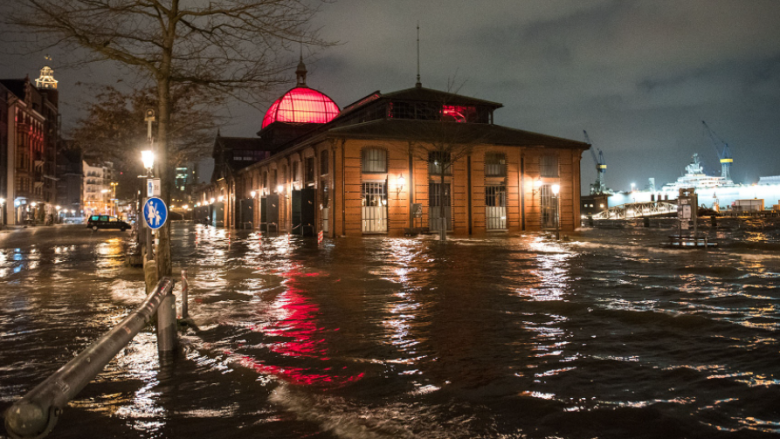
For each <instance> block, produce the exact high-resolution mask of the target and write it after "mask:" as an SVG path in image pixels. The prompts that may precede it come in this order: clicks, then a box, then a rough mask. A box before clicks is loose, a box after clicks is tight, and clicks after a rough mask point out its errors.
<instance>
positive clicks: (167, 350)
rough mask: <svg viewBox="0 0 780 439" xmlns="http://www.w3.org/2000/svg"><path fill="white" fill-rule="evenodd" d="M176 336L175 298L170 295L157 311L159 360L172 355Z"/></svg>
mask: <svg viewBox="0 0 780 439" xmlns="http://www.w3.org/2000/svg"><path fill="white" fill-rule="evenodd" d="M176 336H177V332H176V296H174V295H173V293H171V294H169V295H168V296H166V297H165V299H163V301H162V303H160V308H158V309H157V351H158V352H159V354H160V357H161V358H162V357H165V356H171V355H172V354H173V351H174V349H176Z"/></svg>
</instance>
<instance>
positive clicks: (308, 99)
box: [263, 60, 339, 128]
mask: <svg viewBox="0 0 780 439" xmlns="http://www.w3.org/2000/svg"><path fill="white" fill-rule="evenodd" d="M295 73H296V75H297V76H298V86H297V87H295V88H293V89H292V90H290V91H288V92H287V93H285V94H284V95H283V96H282V97H281V98H279V99H277V100H276V101H275V102H274V103H273V104H271V107H270V108H269V109H268V111H266V113H265V116H264V117H263V128H265V127H267V126H268V125H270V124H272V123H274V122H295V123H328V122H330V121H331V120H333V118H335V117H336V116H338V114H339V107H338V105H336V103H335V102H333V100H332V99H331V98H329V97H328V96H326V95H325V94H324V93H320V92H318V91H317V90H314V89H312V88H309V87H307V86H306V66H305V65H304V64H303V60H301V62H300V64H298V70H296V71H295Z"/></svg>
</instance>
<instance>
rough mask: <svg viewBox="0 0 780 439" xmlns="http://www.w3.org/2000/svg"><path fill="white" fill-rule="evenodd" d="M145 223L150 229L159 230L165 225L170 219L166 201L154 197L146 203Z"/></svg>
mask: <svg viewBox="0 0 780 439" xmlns="http://www.w3.org/2000/svg"><path fill="white" fill-rule="evenodd" d="M143 213H144V221H145V222H146V225H147V226H149V228H151V229H153V230H157V229H159V228H160V227H162V226H163V225H164V224H165V220H167V219H168V207H167V206H166V205H165V201H163V200H161V199H160V198H157V197H152V198H149V199H148V200H146V203H144V209H143Z"/></svg>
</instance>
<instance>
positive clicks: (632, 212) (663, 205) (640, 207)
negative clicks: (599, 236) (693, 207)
mask: <svg viewBox="0 0 780 439" xmlns="http://www.w3.org/2000/svg"><path fill="white" fill-rule="evenodd" d="M672 212H677V205H676V204H674V203H668V202H665V201H647V202H641V203H627V204H621V205H620V206H615V207H610V208H609V209H607V210H605V211H603V212H599V213H597V214H595V215H593V219H629V218H641V217H646V216H656V215H666V214H668V213H672Z"/></svg>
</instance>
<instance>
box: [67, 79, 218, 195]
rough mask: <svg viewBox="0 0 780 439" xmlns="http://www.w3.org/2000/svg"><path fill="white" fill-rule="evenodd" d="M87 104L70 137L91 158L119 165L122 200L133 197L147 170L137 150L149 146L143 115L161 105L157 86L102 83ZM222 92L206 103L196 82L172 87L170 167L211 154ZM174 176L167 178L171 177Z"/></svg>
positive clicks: (171, 175)
mask: <svg viewBox="0 0 780 439" xmlns="http://www.w3.org/2000/svg"><path fill="white" fill-rule="evenodd" d="M100 90H101V91H100V92H98V93H97V94H96V95H95V96H94V98H95V100H94V101H92V102H90V103H89V104H88V105H86V108H85V110H86V117H84V118H83V119H80V120H79V121H78V125H77V126H76V128H75V129H74V130H73V132H72V135H71V137H72V138H73V140H74V141H75V142H76V143H77V144H78V145H79V146H80V147H81V148H82V150H83V151H84V153H85V154H86V155H87V156H90V157H93V158H95V159H98V160H100V161H110V162H112V163H113V164H114V167H115V168H116V169H121V170H122V171H123V172H122V173H120V174H119V175H118V176H117V178H118V180H119V186H118V188H117V197H118V198H128V197H131V196H132V197H134V194H135V192H136V190H137V189H138V186H139V182H138V178H137V176H138V175H142V174H143V173H144V171H143V169H142V166H141V163H140V162H139V153H138V151H139V149H141V148H143V146H142V145H146V144H148V141H147V139H146V136H147V127H146V122H144V114H145V111H146V109H147V108H157V92H156V90H155V89H154V88H152V87H149V88H144V89H137V90H133V91H130V92H123V91H120V90H118V89H117V88H115V87H112V86H103V87H101V89H100ZM223 100H224V99H222V98H221V97H220V96H216V97H215V99H209V100H207V101H204V99H203V97H202V95H201V94H200V93H198V92H197V89H196V88H195V87H194V86H191V85H187V84H176V85H174V86H173V87H172V89H171V119H170V125H169V129H168V131H169V133H170V134H169V136H168V163H169V165H170V166H171V167H176V166H181V165H183V164H186V163H190V162H197V161H198V160H201V159H203V158H205V157H208V156H209V154H210V153H211V147H212V145H213V141H214V133H215V131H216V129H217V126H218V122H219V121H220V118H219V117H218V116H217V115H215V114H214V112H215V108H217V107H218V106H219V105H220V104H221V103H222V101H223ZM173 176H174V174H170V175H169V178H173Z"/></svg>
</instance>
